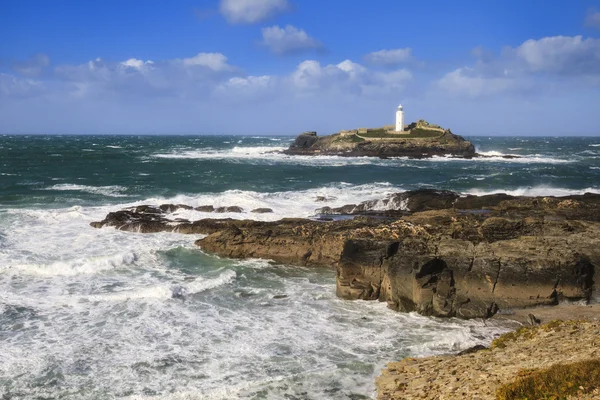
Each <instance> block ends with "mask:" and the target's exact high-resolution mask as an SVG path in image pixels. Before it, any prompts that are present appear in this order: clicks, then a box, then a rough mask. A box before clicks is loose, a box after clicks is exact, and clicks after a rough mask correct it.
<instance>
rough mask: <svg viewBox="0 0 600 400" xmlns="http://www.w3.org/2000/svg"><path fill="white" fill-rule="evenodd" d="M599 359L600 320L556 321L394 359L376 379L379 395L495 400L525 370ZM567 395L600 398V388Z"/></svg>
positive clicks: (391, 399) (384, 399) (382, 399)
mask: <svg viewBox="0 0 600 400" xmlns="http://www.w3.org/2000/svg"><path fill="white" fill-rule="evenodd" d="M594 359H595V360H598V359H600V323H599V322H598V321H567V322H560V321H553V322H551V323H549V324H547V325H542V326H539V327H535V328H533V327H532V328H522V329H520V330H519V331H517V332H514V333H510V334H507V335H504V336H502V337H501V338H499V339H497V340H496V341H494V343H493V344H492V347H491V349H485V350H480V351H474V352H471V353H468V354H463V355H444V356H436V357H427V358H405V359H404V360H402V361H400V362H391V363H389V364H388V365H387V368H385V369H384V370H383V371H382V374H381V376H379V377H378V378H377V379H376V387H377V393H378V397H377V399H378V400H397V399H431V400H433V399H436V400H449V399H481V400H483V399H496V398H497V397H496V393H497V390H498V388H499V387H501V386H502V385H504V384H508V383H511V382H513V381H515V380H516V379H517V378H518V376H519V374H520V373H521V372H522V371H525V370H532V369H545V368H549V367H551V366H554V365H558V364H570V363H574V362H579V361H587V360H594ZM521 375H522V374H521ZM561 398H562V397H561ZM565 398H566V397H565ZM568 398H571V399H598V398H600V391H599V390H598V388H585V387H583V390H581V393H579V394H578V395H574V396H572V397H568Z"/></svg>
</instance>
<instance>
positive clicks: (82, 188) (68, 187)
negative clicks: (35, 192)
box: [42, 183, 127, 197]
mask: <svg viewBox="0 0 600 400" xmlns="http://www.w3.org/2000/svg"><path fill="white" fill-rule="evenodd" d="M42 190H61V191H79V192H86V193H92V194H101V195H103V196H109V197H126V195H124V194H122V192H124V191H126V190H127V188H126V187H123V186H117V185H112V186H88V185H76V184H71V183H61V184H58V185H52V186H50V187H47V188H44V189H42Z"/></svg>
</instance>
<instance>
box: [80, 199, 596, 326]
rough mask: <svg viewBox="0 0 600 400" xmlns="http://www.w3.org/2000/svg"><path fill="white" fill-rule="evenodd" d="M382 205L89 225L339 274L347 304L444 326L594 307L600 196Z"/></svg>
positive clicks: (124, 214) (128, 217) (142, 210)
mask: <svg viewBox="0 0 600 400" xmlns="http://www.w3.org/2000/svg"><path fill="white" fill-rule="evenodd" d="M380 202H387V203H385V206H386V207H384V208H388V210H387V211H384V212H381V211H376V210H377V209H378V208H381V207H380V206H381V203H379V204H378V205H375V204H374V203H373V202H365V203H361V204H359V205H349V206H344V207H341V208H340V209H342V211H343V212H344V213H347V214H357V213H358V214H361V213H362V214H370V215H375V216H374V217H367V216H356V217H355V218H353V219H351V220H344V221H330V222H319V221H311V220H306V219H283V220H280V221H276V222H259V221H248V220H242V221H238V220H231V219H224V220H219V219H203V220H199V221H194V222H190V221H182V220H179V221H178V220H173V219H169V214H168V213H166V212H165V211H163V209H164V208H167V209H170V207H160V208H158V207H152V206H140V207H137V208H135V209H128V210H123V211H117V212H114V213H110V214H109V215H108V216H107V218H106V219H105V220H104V221H101V222H95V223H92V224H91V225H92V226H94V227H102V226H115V227H117V228H118V229H121V230H130V231H135V232H159V231H174V232H179V233H202V234H208V235H209V236H207V237H206V238H204V239H200V240H198V241H197V242H196V244H197V245H199V246H200V247H202V249H204V250H206V251H208V252H212V253H215V254H218V255H220V256H224V257H232V258H266V259H272V260H275V261H277V262H281V263H289V264H296V265H319V266H329V267H335V268H336V270H337V285H336V292H337V294H338V296H340V297H343V298H346V299H367V300H380V301H386V302H387V303H388V304H389V305H390V306H391V307H392V308H394V309H397V310H400V311H417V312H419V313H421V314H425V315H434V316H440V317H453V316H456V317H461V318H474V317H490V316H492V315H494V314H495V313H496V312H497V311H498V310H505V309H510V308H522V307H529V306H537V305H553V304H556V303H558V302H559V301H560V300H562V299H568V300H586V301H587V300H590V298H591V297H592V296H593V293H594V289H595V288H596V287H597V281H598V279H597V271H598V268H600V195H593V194H586V195H583V196H569V197H564V198H553V197H544V198H527V197H511V196H507V195H491V196H481V197H477V196H467V197H460V196H458V195H457V194H456V193H452V192H446V191H433V190H420V191H414V192H405V193H400V194H396V195H394V196H390V197H389V198H388V199H383V200H381V201H380ZM399 209H401V210H399ZM342 211H339V212H342ZM394 212H395V214H394ZM377 213H379V215H377ZM382 215H384V216H387V217H382ZM599 297H600V296H599Z"/></svg>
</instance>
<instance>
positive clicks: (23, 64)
mask: <svg viewBox="0 0 600 400" xmlns="http://www.w3.org/2000/svg"><path fill="white" fill-rule="evenodd" d="M49 65H50V57H48V56H47V55H46V54H42V53H39V54H36V55H34V56H33V57H31V58H29V59H27V60H25V61H14V62H13V63H12V65H11V67H12V69H13V70H14V71H16V72H18V73H19V74H21V75H23V76H30V77H35V76H38V75H40V74H41V73H42V71H43V70H44V69H45V68H46V67H48V66H49Z"/></svg>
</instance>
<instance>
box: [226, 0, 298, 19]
mask: <svg viewBox="0 0 600 400" xmlns="http://www.w3.org/2000/svg"><path fill="white" fill-rule="evenodd" d="M290 7H291V6H290V3H289V2H288V0H221V2H220V5H219V11H220V13H221V14H222V15H223V16H224V17H225V19H227V21H228V22H229V23H231V24H255V23H258V22H261V21H264V20H266V19H268V18H270V17H272V16H274V15H276V14H279V13H281V12H284V11H286V10H288V9H290Z"/></svg>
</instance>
